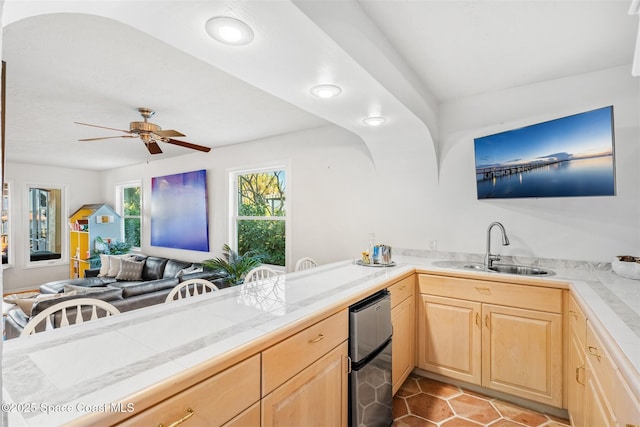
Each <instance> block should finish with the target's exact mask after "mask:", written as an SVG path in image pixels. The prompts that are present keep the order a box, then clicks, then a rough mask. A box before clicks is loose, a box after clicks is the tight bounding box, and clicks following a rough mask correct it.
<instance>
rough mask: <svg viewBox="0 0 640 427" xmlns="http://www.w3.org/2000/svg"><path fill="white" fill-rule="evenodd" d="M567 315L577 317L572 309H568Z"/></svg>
mask: <svg viewBox="0 0 640 427" xmlns="http://www.w3.org/2000/svg"><path fill="white" fill-rule="evenodd" d="M569 315H570V316H573V317H575V318H576V319H577V318H578V313H576V312H575V311H573V310H569Z"/></svg>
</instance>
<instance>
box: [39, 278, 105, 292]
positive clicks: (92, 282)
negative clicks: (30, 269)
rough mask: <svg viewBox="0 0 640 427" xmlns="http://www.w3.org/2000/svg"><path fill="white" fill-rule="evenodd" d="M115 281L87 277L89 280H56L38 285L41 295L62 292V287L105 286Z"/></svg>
mask: <svg viewBox="0 0 640 427" xmlns="http://www.w3.org/2000/svg"><path fill="white" fill-rule="evenodd" d="M115 281H116V279H114V278H113V277H89V278H84V279H82V278H80V279H64V280H56V281H53V282H48V283H44V284H42V285H40V293H41V294H57V293H59V292H62V291H63V289H64V285H77V286H85V287H90V288H91V287H94V286H105V285H108V284H109V283H113V282H115Z"/></svg>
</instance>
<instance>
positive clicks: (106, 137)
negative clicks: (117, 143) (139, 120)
mask: <svg viewBox="0 0 640 427" xmlns="http://www.w3.org/2000/svg"><path fill="white" fill-rule="evenodd" d="M137 137H138V135H120V136H103V137H100V138H85V139H79V140H78V141H99V140H101V139H113V138H137Z"/></svg>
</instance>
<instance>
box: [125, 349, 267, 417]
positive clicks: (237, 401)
mask: <svg viewBox="0 0 640 427" xmlns="http://www.w3.org/2000/svg"><path fill="white" fill-rule="evenodd" d="M259 401H260V355H255V356H252V357H250V358H249V359H246V360H245V361H243V362H240V363H238V364H236V365H234V366H232V367H230V368H229V369H226V370H224V371H222V372H220V373H218V374H216V375H214V376H212V377H210V378H208V379H206V380H204V381H201V382H200V383H198V384H195V385H193V386H191V387H190V388H188V389H186V390H184V391H182V392H180V393H178V394H176V395H174V396H172V397H170V398H168V399H166V400H164V401H162V402H160V403H158V404H156V405H154V406H152V407H151V408H149V409H147V410H146V411H143V412H141V413H139V414H137V415H134V416H133V417H131V418H128V419H127V420H125V421H124V422H123V423H121V424H119V425H122V426H139V425H149V426H151V425H153V426H157V425H164V426H169V425H175V424H174V423H176V422H177V421H181V420H182V422H185V425H223V424H224V423H226V422H228V421H232V419H233V418H234V417H236V416H238V415H239V414H241V413H243V411H245V410H246V409H247V408H250V407H251V406H252V405H254V406H255V404H256V403H258V406H259ZM254 419H255V418H254ZM257 419H258V423H257V424H254V423H248V422H243V423H242V425H243V426H251V425H253V426H255V427H257V426H259V425H260V424H259V421H260V417H259V416H258V418H257ZM247 420H249V419H248V418H245V421H247ZM187 421H188V423H187Z"/></svg>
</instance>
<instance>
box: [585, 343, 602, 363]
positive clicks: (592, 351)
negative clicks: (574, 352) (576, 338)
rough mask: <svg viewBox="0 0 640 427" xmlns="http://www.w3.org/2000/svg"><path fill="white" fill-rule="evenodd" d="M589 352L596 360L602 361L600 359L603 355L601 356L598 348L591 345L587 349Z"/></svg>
mask: <svg viewBox="0 0 640 427" xmlns="http://www.w3.org/2000/svg"><path fill="white" fill-rule="evenodd" d="M587 351H588V352H589V354H590V355H592V356H595V357H596V359H598V362H599V361H600V359H602V355H601V354H600V351H599V350H598V347H594V346H591V345H590V346H589V347H587Z"/></svg>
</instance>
